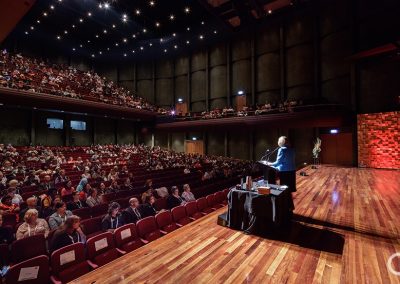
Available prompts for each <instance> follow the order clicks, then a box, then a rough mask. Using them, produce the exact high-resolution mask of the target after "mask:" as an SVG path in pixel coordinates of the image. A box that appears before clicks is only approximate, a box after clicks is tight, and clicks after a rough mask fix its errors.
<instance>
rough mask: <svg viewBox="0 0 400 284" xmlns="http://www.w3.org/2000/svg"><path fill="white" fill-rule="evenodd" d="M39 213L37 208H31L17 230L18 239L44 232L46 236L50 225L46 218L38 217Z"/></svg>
mask: <svg viewBox="0 0 400 284" xmlns="http://www.w3.org/2000/svg"><path fill="white" fill-rule="evenodd" d="M38 216H39V213H38V211H37V210H36V209H29V210H28V211H26V213H25V216H24V221H25V222H24V223H22V224H21V225H20V226H19V227H18V230H17V233H16V238H17V240H19V239H23V238H27V237H30V236H34V235H39V234H44V236H45V237H47V235H48V234H49V231H50V229H49V225H48V224H47V222H46V220H44V219H41V218H38Z"/></svg>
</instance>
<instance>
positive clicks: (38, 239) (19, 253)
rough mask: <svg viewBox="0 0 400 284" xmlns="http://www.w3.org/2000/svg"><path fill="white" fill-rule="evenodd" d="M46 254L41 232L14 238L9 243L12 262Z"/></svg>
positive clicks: (44, 241) (44, 240)
mask: <svg viewBox="0 0 400 284" xmlns="http://www.w3.org/2000/svg"><path fill="white" fill-rule="evenodd" d="M46 254H47V249H46V239H45V237H44V235H42V234H40V235H34V236H30V237H27V238H23V239H20V240H16V241H14V242H13V243H12V244H11V258H12V262H13V263H18V262H21V261H24V260H27V259H30V258H32V257H35V256H38V255H46Z"/></svg>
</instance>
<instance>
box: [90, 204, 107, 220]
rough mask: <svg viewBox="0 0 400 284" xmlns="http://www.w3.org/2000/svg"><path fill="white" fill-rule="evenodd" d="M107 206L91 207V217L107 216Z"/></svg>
mask: <svg viewBox="0 0 400 284" xmlns="http://www.w3.org/2000/svg"><path fill="white" fill-rule="evenodd" d="M107 210H108V204H107V203H103V204H100V205H96V206H93V207H92V217H97V216H102V215H105V214H107Z"/></svg>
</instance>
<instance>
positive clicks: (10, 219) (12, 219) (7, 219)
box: [2, 213, 17, 230]
mask: <svg viewBox="0 0 400 284" xmlns="http://www.w3.org/2000/svg"><path fill="white" fill-rule="evenodd" d="M15 225H17V214H14V213H4V214H3V225H2V226H3V227H10V228H12V229H13V230H14V228H15Z"/></svg>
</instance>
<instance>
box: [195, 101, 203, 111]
mask: <svg viewBox="0 0 400 284" xmlns="http://www.w3.org/2000/svg"><path fill="white" fill-rule="evenodd" d="M205 109H206V103H205V101H199V102H194V103H192V111H194V112H201V111H205Z"/></svg>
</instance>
